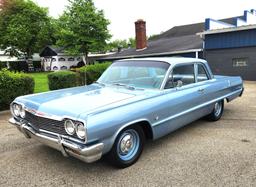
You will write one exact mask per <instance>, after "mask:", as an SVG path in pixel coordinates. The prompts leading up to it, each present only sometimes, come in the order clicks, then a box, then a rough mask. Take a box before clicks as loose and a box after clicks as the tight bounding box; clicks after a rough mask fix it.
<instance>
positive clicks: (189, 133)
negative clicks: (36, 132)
mask: <svg viewBox="0 0 256 187" xmlns="http://www.w3.org/2000/svg"><path fill="white" fill-rule="evenodd" d="M255 93H256V84H255V83H254V82H246V83H245V93H244V95H243V97H242V98H239V99H237V100H235V101H233V102H231V103H228V104H226V105H225V111H224V114H223V117H222V119H221V120H219V121H218V122H214V123H212V122H207V121H204V120H199V121H196V122H194V123H192V124H190V125H188V126H186V127H184V128H181V129H179V130H177V131H176V132H174V133H171V134H170V135H168V136H166V137H164V138H161V139H159V140H157V141H154V142H148V143H147V144H146V147H145V149H144V152H143V154H142V156H141V158H140V159H139V161H138V162H137V163H136V164H135V165H133V166H131V167H129V168H126V169H121V170H120V169H115V168H113V167H112V166H111V165H109V164H108V163H107V161H106V160H100V161H98V162H96V163H92V164H86V163H83V162H81V161H79V160H77V159H75V158H71V157H70V158H65V157H63V156H62V155H61V153H60V152H58V151H56V150H54V149H51V148H49V147H47V146H44V145H42V144H40V143H38V142H36V141H35V140H31V139H26V138H25V137H24V136H23V135H22V134H21V133H20V132H18V130H17V129H16V128H15V127H13V126H11V125H10V124H8V122H7V121H8V119H9V117H10V114H9V113H3V114H0V186H149V185H150V186H256V94H255Z"/></svg>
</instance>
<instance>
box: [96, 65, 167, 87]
mask: <svg viewBox="0 0 256 187" xmlns="http://www.w3.org/2000/svg"><path fill="white" fill-rule="evenodd" d="M169 66H170V65H169V64H168V63H165V62H158V61H141V60H138V61H136V60H134V61H132V60H131V61H117V62H114V63H113V64H112V65H111V66H110V67H109V68H108V69H107V70H106V71H105V72H104V73H103V74H102V76H101V77H100V78H99V80H98V82H99V83H104V84H115V85H127V86H132V87H139V88H150V89H159V88H160V87H161V84H162V82H163V79H164V76H165V74H166V72H167V70H168V68H169Z"/></svg>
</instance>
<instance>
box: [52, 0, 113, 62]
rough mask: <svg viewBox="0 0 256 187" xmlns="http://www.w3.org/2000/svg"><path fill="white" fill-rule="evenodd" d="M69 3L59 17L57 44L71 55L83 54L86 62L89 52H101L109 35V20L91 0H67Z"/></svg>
mask: <svg viewBox="0 0 256 187" xmlns="http://www.w3.org/2000/svg"><path fill="white" fill-rule="evenodd" d="M69 3H70V5H69V6H68V7H67V9H66V10H65V11H64V13H63V15H62V16H61V17H60V18H59V24H58V30H59V33H58V41H57V45H59V46H63V47H65V48H66V52H68V53H69V54H72V55H78V54H83V55H84V56H85V59H86V62H88V54H89V52H102V51H104V50H105V48H106V41H107V40H108V39H109V38H110V37H111V35H110V34H109V31H108V28H107V27H108V25H109V23H110V22H109V21H108V20H107V19H106V18H105V17H104V13H103V11H102V10H98V9H97V8H96V7H95V6H94V3H93V1H92V0H69Z"/></svg>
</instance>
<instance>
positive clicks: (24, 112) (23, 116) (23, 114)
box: [20, 107, 26, 118]
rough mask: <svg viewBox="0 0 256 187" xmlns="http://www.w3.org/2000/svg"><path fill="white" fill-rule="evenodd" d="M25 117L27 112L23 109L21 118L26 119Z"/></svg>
mask: <svg viewBox="0 0 256 187" xmlns="http://www.w3.org/2000/svg"><path fill="white" fill-rule="evenodd" d="M25 116H26V111H25V109H24V107H21V109H20V117H22V118H25Z"/></svg>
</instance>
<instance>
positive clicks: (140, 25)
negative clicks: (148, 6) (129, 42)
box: [135, 19, 147, 50]
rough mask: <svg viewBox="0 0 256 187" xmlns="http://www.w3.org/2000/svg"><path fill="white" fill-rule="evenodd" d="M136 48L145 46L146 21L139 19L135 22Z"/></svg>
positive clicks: (140, 48)
mask: <svg viewBox="0 0 256 187" xmlns="http://www.w3.org/2000/svg"><path fill="white" fill-rule="evenodd" d="M135 33H136V49H137V50H142V49H145V48H146V47H147V35H146V22H145V21H143V20H142V19H139V20H137V21H136V22H135Z"/></svg>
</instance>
